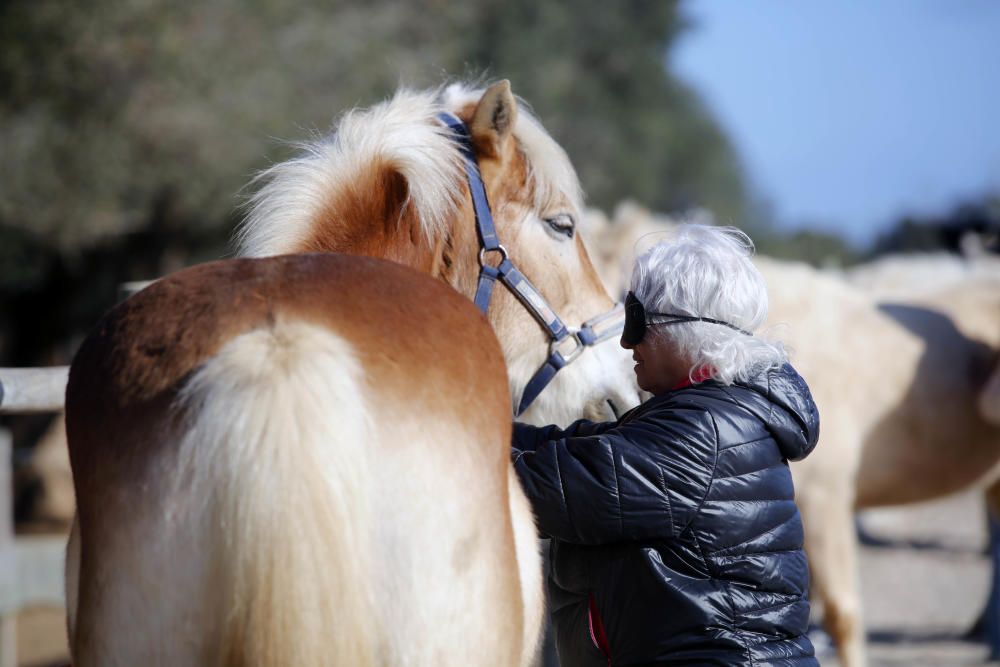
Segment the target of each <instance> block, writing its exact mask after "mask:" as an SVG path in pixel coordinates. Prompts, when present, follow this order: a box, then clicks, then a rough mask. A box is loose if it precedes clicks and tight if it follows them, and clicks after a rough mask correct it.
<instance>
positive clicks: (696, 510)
mask: <svg viewBox="0 0 1000 667" xmlns="http://www.w3.org/2000/svg"><path fill="white" fill-rule="evenodd" d="M705 414H706V415H708V418H709V419H710V420H712V431H713V432H714V433H715V447H714V448H713V452H714V456H713V457H712V471H711V472H710V473H709V477H708V485H707V486H706V487H705V495H703V496H702V497H701V500H700V501H698V505H697V506H695V508H694V513H693V514H692V517H691V521H690V522H689V523H688V525H691V524H692V523H694V520H695V518H696V517H697V516H698V515H699V514H701V508H702V507H704V506H705V501H707V500H708V496H709V494H710V493H711V492H712V487H713V486H714V485H715V472H716V470H718V469H719V425H718V424H717V423H716V422H715V417H714V416H713V415H712V413H711V412H709V411H708V410H705Z"/></svg>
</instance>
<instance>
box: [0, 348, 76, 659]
mask: <svg viewBox="0 0 1000 667" xmlns="http://www.w3.org/2000/svg"><path fill="white" fill-rule="evenodd" d="M68 376H69V367H67V366H56V367H52V368H0V414H25V413H37V412H58V411H60V410H62V409H63V401H64V397H65V394H66V380H67V378H68ZM11 448H12V444H11V439H10V433H8V432H7V431H6V430H4V429H2V428H0V667H15V665H16V664H17V613H18V611H19V610H21V609H22V608H24V607H27V606H33V605H54V606H62V605H63V604H65V599H64V595H65V592H64V588H63V561H64V557H65V549H66V540H65V539H64V538H61V537H20V538H15V537H14V507H13V503H12V497H13V488H12V484H11V481H12V480H11V460H12V459H11Z"/></svg>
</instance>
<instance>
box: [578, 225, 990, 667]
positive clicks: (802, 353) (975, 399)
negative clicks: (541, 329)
mask: <svg viewBox="0 0 1000 667" xmlns="http://www.w3.org/2000/svg"><path fill="white" fill-rule="evenodd" d="M674 224H676V221H674V220H672V219H670V218H665V217H660V216H653V215H652V214H650V213H649V212H648V211H645V210H643V209H641V208H640V207H637V206H635V205H623V206H620V207H619V210H618V211H617V212H616V215H615V222H613V223H610V224H608V225H604V226H602V225H601V224H600V218H597V224H596V225H595V227H596V230H595V231H596V234H597V236H595V237H594V238H593V239H592V242H593V243H594V244H595V245H597V246H598V247H597V248H596V249H595V257H597V258H599V262H598V268H599V270H600V271H601V272H602V275H603V276H604V279H605V283H606V284H607V285H608V287H609V289H612V290H614V289H623V288H624V284H623V282H622V279H623V276H624V273H623V271H622V268H623V267H624V266H625V265H626V264H627V263H628V262H629V261H630V260H631V256H632V255H633V254H634V248H635V247H636V244H637V242H638V240H639V239H642V238H643V237H646V236H648V235H652V236H650V238H649V239H648V240H650V241H655V240H657V239H658V237H662V236H663V235H665V234H667V233H668V232H669V229H670V227H671V226H672V225H674ZM754 261H755V264H756V266H757V268H758V269H760V271H761V273H762V274H763V275H764V278H765V280H766V282H767V285H768V296H769V301H770V303H769V306H770V308H769V316H768V322H767V325H766V328H765V331H767V330H768V329H770V330H771V331H772V332H777V333H780V334H781V338H782V339H783V342H785V343H786V344H787V346H788V349H789V350H790V352H791V353H792V358H793V361H794V363H795V366H796V368H797V369H798V370H799V372H800V373H801V374H802V376H803V377H804V378H805V379H806V380H807V382H808V384H809V387H810V389H811V390H812V393H813V397H814V398H815V400H816V404H817V405H818V406H819V410H820V416H821V420H822V428H821V433H820V442H819V445H818V446H817V447H816V449H815V451H814V452H813V453H812V454H811V455H810V456H809V457H808V458H806V459H805V460H803V461H801V462H798V463H796V464H794V465H792V467H791V469H792V475H793V478H794V481H795V491H796V503H797V504H798V506H799V509H800V511H801V513H802V521H803V526H804V530H805V548H806V553H807V555H808V557H809V563H810V570H811V574H812V583H813V591H812V592H813V596H814V599H815V600H819V601H820V602H821V603H822V606H823V624H824V626H825V628H826V630H827V631H828V632H829V633H830V635H831V637H832V638H833V640H834V643H835V645H836V646H837V650H838V653H839V655H840V658H841V664H842V665H844V667H862V666H863V665H864V664H865V662H866V658H865V651H864V623H863V617H862V613H861V612H862V609H861V596H860V591H859V583H858V573H857V568H858V557H857V551H858V545H857V534H856V530H855V522H854V515H855V512H857V511H858V510H861V509H867V508H874V507H883V506H891V505H900V504H906V503H914V502H920V501H925V500H931V499H934V498H938V497H941V496H943V495H946V494H949V493H954V492H956V491H959V490H961V489H964V488H969V487H970V486H975V485H979V486H985V485H989V484H991V483H993V486H991V487H990V488H989V490H988V492H987V494H986V497H987V501H988V503H989V506H990V507H991V509H992V511H993V512H995V513H996V515H997V516H1000V484H997V483H995V480H997V479H998V478H1000V428H998V427H1000V420H998V419H996V418H995V417H994V415H995V414H997V413H995V412H994V410H997V408H996V405H997V401H998V398H997V397H998V395H1000V387H998V386H997V383H998V382H1000V380H996V379H992V380H991V374H992V378H996V377H997V374H1000V369H998V367H997V363H998V359H1000V358H998V350H1000V289H997V287H998V282H997V280H998V279H997V274H996V273H995V272H993V271H992V270H991V269H989V268H988V267H987V266H986V265H985V263H984V262H985V260H980V264H979V265H977V266H978V268H977V269H976V271H975V273H972V274H971V275H965V270H964V269H962V271H961V272H959V271H957V270H951V271H949V273H948V276H949V279H948V280H947V281H942V280H933V281H930V282H932V283H933V284H939V285H940V284H944V289H942V290H939V291H934V290H928V289H923V290H914V289H913V288H912V286H913V285H914V283H915V281H914V280H913V279H912V278H911V279H904V278H903V277H902V276H901V275H900V272H899V269H898V268H897V269H894V270H893V271H892V281H891V285H890V286H889V287H891V290H892V291H891V293H892V295H893V296H895V297H897V298H896V299H895V300H894V302H885V303H880V302H879V300H878V299H876V298H873V296H871V295H869V294H867V293H865V292H863V291H861V290H860V289H858V288H857V287H856V286H855V285H853V284H849V283H848V282H847V281H845V280H843V279H841V278H840V277H838V276H836V275H830V274H827V273H824V272H821V271H817V270H816V269H813V268H812V267H809V266H807V265H805V264H801V263H797V262H788V261H781V260H775V259H770V258H766V257H760V256H758V257H756V258H755V260H754ZM950 264H951V263H950V262H949V268H953V267H951V266H950ZM927 266H928V263H927V262H926V261H923V260H921V261H919V262H917V263H916V269H917V271H918V272H919V275H921V276H925V277H926V274H927ZM917 271H915V272H914V273H913V274H911V276H912V275H916V274H917ZM880 273H881V272H880ZM959 273H961V274H962V275H957V274H959ZM869 274H870V272H869V271H868V270H867V269H861V270H859V272H858V276H862V275H869ZM856 280H860V278H856ZM903 284H909V285H910V286H911V289H910V290H909V291H908V292H907V295H906V298H898V297H901V296H903V294H902V293H901V292H900V286H901V285H903Z"/></svg>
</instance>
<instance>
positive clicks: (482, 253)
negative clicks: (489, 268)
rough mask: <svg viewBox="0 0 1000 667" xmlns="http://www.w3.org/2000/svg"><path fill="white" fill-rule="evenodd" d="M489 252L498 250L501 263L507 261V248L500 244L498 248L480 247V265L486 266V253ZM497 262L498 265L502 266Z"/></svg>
mask: <svg viewBox="0 0 1000 667" xmlns="http://www.w3.org/2000/svg"><path fill="white" fill-rule="evenodd" d="M488 252H498V253H500V264H503V263H504V262H506V261H507V248H504V247H503V244H500V245H498V246H497V247H496V248H480V249H479V266H486V253H488ZM500 264H497V266H500Z"/></svg>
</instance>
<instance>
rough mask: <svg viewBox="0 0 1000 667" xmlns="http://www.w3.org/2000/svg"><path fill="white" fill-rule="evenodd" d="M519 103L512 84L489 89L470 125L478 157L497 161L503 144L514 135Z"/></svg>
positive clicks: (496, 84)
mask: <svg viewBox="0 0 1000 667" xmlns="http://www.w3.org/2000/svg"><path fill="white" fill-rule="evenodd" d="M516 121H517V102H516V101H515V100H514V95H513V94H512V93H511V92H510V81H507V80H506V79H504V80H503V81H499V82H497V83H494V84H493V85H492V86H490V87H489V88H487V89H486V92H485V93H483V96H482V98H480V100H479V104H477V105H476V110H475V112H474V113H473V114H472V122H470V123H469V135H470V136H471V137H472V141H473V143H474V144H475V146H476V151H477V153H478V154H479V155H481V156H483V157H489V158H498V157H500V156H501V155H502V154H503V145H504V142H505V141H507V139H508V138H509V137H510V135H511V134H512V133H513V131H514V123H515V122H516Z"/></svg>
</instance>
